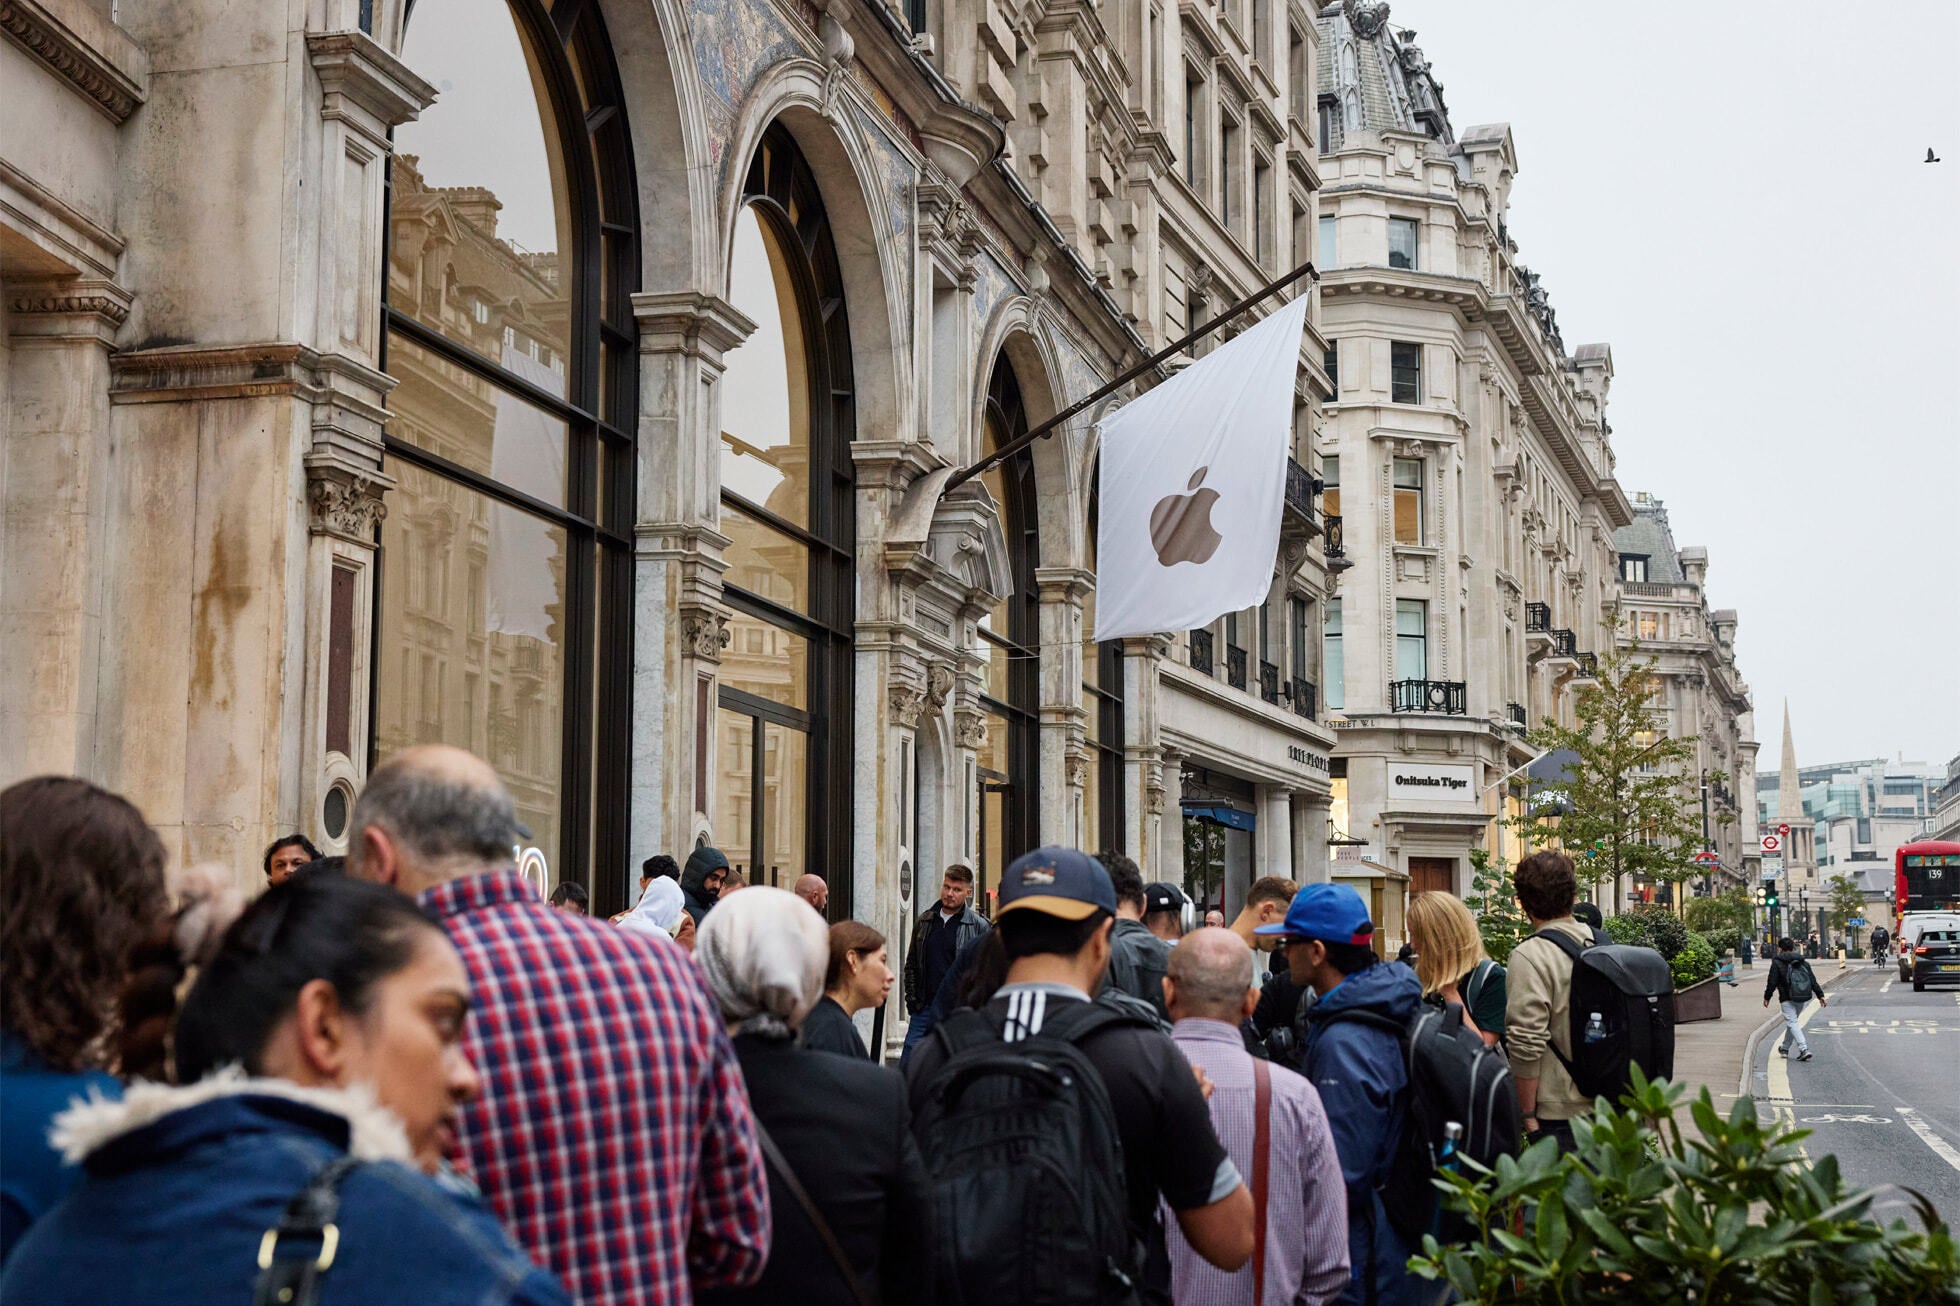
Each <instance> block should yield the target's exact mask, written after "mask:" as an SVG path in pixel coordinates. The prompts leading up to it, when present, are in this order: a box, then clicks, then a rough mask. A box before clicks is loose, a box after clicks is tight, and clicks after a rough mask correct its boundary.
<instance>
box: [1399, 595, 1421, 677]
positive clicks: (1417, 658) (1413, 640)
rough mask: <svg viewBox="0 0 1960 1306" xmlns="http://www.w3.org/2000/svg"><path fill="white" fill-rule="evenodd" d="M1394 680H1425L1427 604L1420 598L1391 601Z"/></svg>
mask: <svg viewBox="0 0 1960 1306" xmlns="http://www.w3.org/2000/svg"><path fill="white" fill-rule="evenodd" d="M1395 678H1396V679H1397V680H1427V679H1429V605H1428V604H1427V603H1425V602H1424V601H1423V600H1421V599H1397V600H1395Z"/></svg>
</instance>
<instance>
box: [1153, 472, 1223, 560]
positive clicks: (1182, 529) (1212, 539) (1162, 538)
mask: <svg viewBox="0 0 1960 1306" xmlns="http://www.w3.org/2000/svg"><path fill="white" fill-rule="evenodd" d="M1210 470H1211V468H1209V467H1200V468H1199V469H1198V470H1197V471H1195V472H1193V473H1191V479H1190V480H1189V481H1187V482H1186V483H1185V486H1184V488H1185V489H1187V490H1196V491H1197V493H1195V494H1172V495H1166V496H1165V497H1164V498H1163V499H1160V500H1159V501H1158V503H1157V506H1156V507H1155V508H1153V509H1151V511H1150V543H1151V544H1152V545H1153V546H1155V548H1156V550H1157V561H1158V563H1160V564H1161V565H1163V566H1166V567H1174V566H1176V565H1177V564H1178V563H1180V562H1196V563H1203V562H1207V561H1209V560H1210V559H1211V555H1212V554H1214V553H1216V552H1218V546H1219V544H1220V543H1221V542H1223V540H1224V538H1225V537H1224V536H1222V535H1220V534H1219V533H1218V532H1217V531H1215V530H1213V529H1212V528H1211V509H1212V505H1214V504H1216V503H1217V502H1218V491H1216V490H1199V489H1198V486H1199V484H1200V483H1202V482H1203V481H1204V479H1205V473H1206V472H1209V471H1210Z"/></svg>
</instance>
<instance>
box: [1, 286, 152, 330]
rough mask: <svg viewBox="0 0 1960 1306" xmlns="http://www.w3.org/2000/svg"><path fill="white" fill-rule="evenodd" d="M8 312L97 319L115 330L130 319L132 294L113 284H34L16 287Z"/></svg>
mask: <svg viewBox="0 0 1960 1306" xmlns="http://www.w3.org/2000/svg"><path fill="white" fill-rule="evenodd" d="M7 312H8V313H9V314H11V315H14V316H18V317H34V316H48V317H57V316H60V317H74V316H86V317H95V318H99V319H101V320H102V321H103V322H104V323H106V324H107V325H108V326H109V327H110V329H111V330H113V329H114V328H116V327H119V326H121V325H122V324H123V319H125V318H127V317H128V316H129V293H128V292H127V291H125V290H124V289H123V288H122V287H120V286H118V285H116V284H114V283H113V282H109V281H94V280H69V281H57V282H42V283H39V284H31V283H30V284H27V285H18V286H15V287H13V289H12V291H11V293H9V294H8V296H7Z"/></svg>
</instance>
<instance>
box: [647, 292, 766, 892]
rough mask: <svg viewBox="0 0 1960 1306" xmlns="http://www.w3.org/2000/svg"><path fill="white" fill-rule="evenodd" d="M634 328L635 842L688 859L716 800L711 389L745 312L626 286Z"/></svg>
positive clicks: (716, 437)
mask: <svg viewBox="0 0 1960 1306" xmlns="http://www.w3.org/2000/svg"><path fill="white" fill-rule="evenodd" d="M633 312H634V316H635V318H636V319H637V320H638V323H639V328H640V440H639V462H640V467H639V498H640V502H639V513H638V520H637V521H636V523H635V525H634V545H635V547H634V586H633V722H632V737H633V762H632V767H633V772H632V782H631V784H632V797H631V800H630V809H631V815H630V820H631V825H632V852H631V854H630V860H632V861H635V862H637V861H639V860H641V859H643V858H645V857H649V856H651V855H653V854H654V853H657V852H665V853H669V854H671V855H673V856H675V857H685V856H686V854H687V852H688V850H689V849H690V848H691V847H692V846H693V844H694V839H695V836H696V834H697V833H699V832H700V831H701V830H704V829H706V828H707V824H708V820H709V814H710V813H711V812H713V810H714V795H715V778H716V777H715V766H714V756H715V747H714V739H715V735H714V731H715V698H716V690H717V687H718V676H719V673H720V668H721V650H722V649H723V647H724V646H726V645H727V643H728V610H727V609H726V608H725V607H724V606H723V605H722V601H721V577H722V572H723V571H724V570H726V567H727V564H726V563H725V562H724V561H723V559H722V552H723V550H725V549H726V548H727V547H728V539H727V537H726V536H723V535H722V534H720V533H719V532H718V531H717V530H716V529H715V528H716V526H717V525H719V523H720V520H721V509H720V503H721V456H720V440H721V436H720V432H721V397H720V394H719V391H718V388H717V383H718V382H719V381H720V379H721V373H722V368H723V366H724V363H723V360H724V358H725V357H726V355H727V353H728V351H729V350H731V349H733V348H735V347H736V346H737V345H739V344H741V343H742V341H744V340H746V339H747V338H748V336H749V333H750V332H752V331H754V330H755V324H754V323H753V322H751V321H749V319H748V318H746V317H744V316H743V315H742V313H741V312H740V311H739V310H737V309H736V308H735V306H734V305H732V304H730V303H729V302H728V301H726V300H724V299H721V298H719V297H717V296H714V295H709V294H703V293H701V292H698V291H675V292H671V293H662V294H642V295H635V296H633Z"/></svg>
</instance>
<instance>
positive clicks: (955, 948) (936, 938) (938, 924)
mask: <svg viewBox="0 0 1960 1306" xmlns="http://www.w3.org/2000/svg"><path fill="white" fill-rule="evenodd" d="M972 898H973V868H972V867H970V866H963V865H961V864H960V863H958V862H954V863H953V864H952V865H951V866H948V867H947V868H946V874H945V876H944V878H942V879H941V880H940V882H939V901H938V902H936V903H934V904H933V905H932V906H930V907H928V908H926V909H925V910H924V911H923V912H921V913H919V919H918V920H917V921H915V922H913V925H912V945H911V946H910V947H908V948H907V949H906V950H905V966H904V971H905V975H904V980H905V990H904V992H905V1009H906V1010H907V1011H909V1012H911V1013H912V1018H911V1023H910V1024H908V1025H907V1026H906V1029H905V1051H907V1052H910V1051H911V1050H912V1048H913V1045H914V1044H916V1043H917V1042H918V1041H919V1040H920V1039H922V1038H924V1037H925V1036H926V1032H927V1031H928V1030H930V1029H931V1028H932V1021H933V1014H932V1002H933V998H934V997H935V996H937V995H938V993H939V986H940V984H941V983H943V982H944V981H945V979H946V973H947V972H948V971H950V970H952V969H953V959H954V958H955V957H957V956H959V954H960V953H961V952H962V951H963V950H964V949H965V948H966V947H967V945H968V944H970V943H972V942H974V941H975V940H976V939H978V938H979V937H980V936H981V935H983V934H985V933H986V932H987V931H988V930H990V929H992V928H993V926H992V925H991V924H989V923H988V921H987V918H986V917H985V916H982V915H981V914H980V913H979V912H977V911H975V910H974V909H973V907H972V905H971V900H972Z"/></svg>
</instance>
